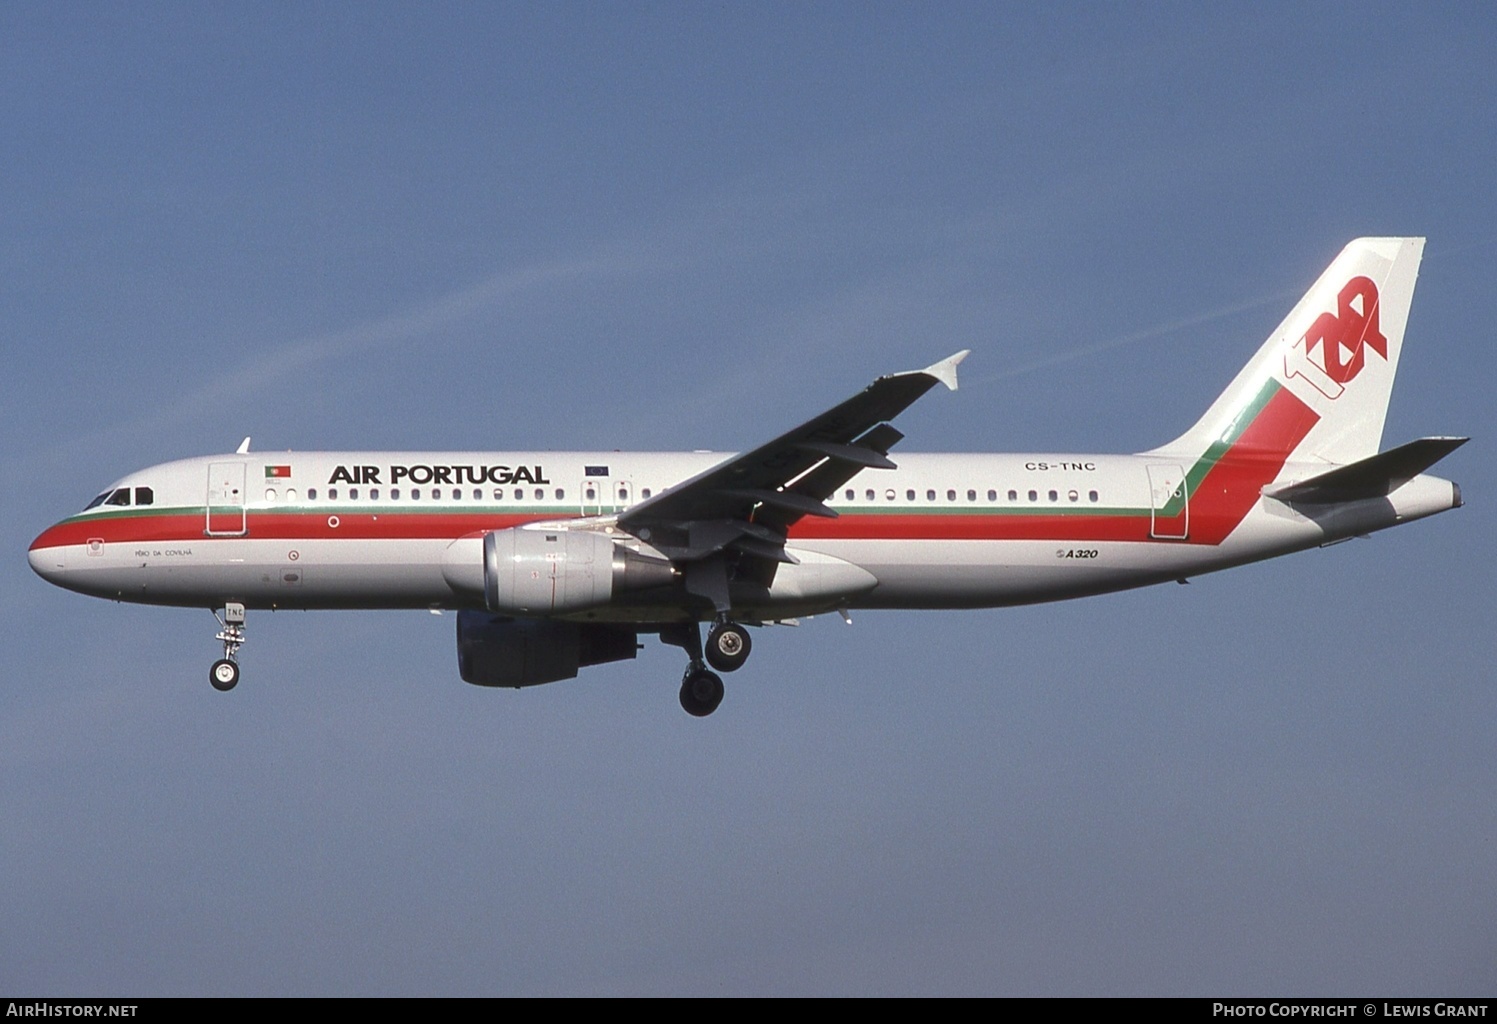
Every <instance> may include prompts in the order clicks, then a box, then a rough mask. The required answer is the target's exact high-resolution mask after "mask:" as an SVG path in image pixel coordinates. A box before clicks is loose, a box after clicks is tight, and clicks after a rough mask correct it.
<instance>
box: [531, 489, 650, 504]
mask: <svg viewBox="0 0 1497 1024" xmlns="http://www.w3.org/2000/svg"><path fill="white" fill-rule="evenodd" d="M619 497H620V498H627V497H629V492H628V491H619ZM535 500H536V501H545V500H546V492H545V489H544V488H540V487H537V488H536V489H535Z"/></svg>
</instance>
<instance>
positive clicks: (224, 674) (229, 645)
mask: <svg viewBox="0 0 1497 1024" xmlns="http://www.w3.org/2000/svg"><path fill="white" fill-rule="evenodd" d="M213 617H214V618H215V619H218V612H214V613H213ZM218 624H219V626H220V627H221V628H220V629H219V631H218V636H216V637H214V639H215V640H221V641H223V645H224V656H223V657H222V658H219V659H218V660H217V661H215V662H214V663H213V667H212V668H210V669H209V670H208V682H210V683H212V684H213V688H214V689H215V690H221V691H224V692H227V691H229V690H232V689H233V688H234V687H236V686H238V685H239V658H238V654H239V648H241V647H243V646H244V605H242V604H237V603H235V602H233V601H230V602H229V603H228V604H226V605H224V614H223V618H221V619H218Z"/></svg>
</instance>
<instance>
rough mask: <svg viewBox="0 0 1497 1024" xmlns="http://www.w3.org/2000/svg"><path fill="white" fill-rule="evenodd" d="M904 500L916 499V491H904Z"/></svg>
mask: <svg viewBox="0 0 1497 1024" xmlns="http://www.w3.org/2000/svg"><path fill="white" fill-rule="evenodd" d="M904 500H905V501H914V500H915V492H914V490H913V489H911V490H908V491H905V492H904Z"/></svg>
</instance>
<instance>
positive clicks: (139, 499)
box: [135, 487, 156, 505]
mask: <svg viewBox="0 0 1497 1024" xmlns="http://www.w3.org/2000/svg"><path fill="white" fill-rule="evenodd" d="M155 500H156V492H155V491H153V490H151V489H150V488H149V487H137V488H135V504H137V505H150V504H152V503H154V502H155Z"/></svg>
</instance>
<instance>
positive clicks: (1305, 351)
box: [1284, 277, 1388, 400]
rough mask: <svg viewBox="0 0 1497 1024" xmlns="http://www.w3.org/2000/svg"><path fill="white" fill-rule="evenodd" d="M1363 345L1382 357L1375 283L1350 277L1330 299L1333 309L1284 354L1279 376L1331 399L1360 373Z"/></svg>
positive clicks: (1384, 344) (1385, 343)
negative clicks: (1295, 379) (1305, 384)
mask: <svg viewBox="0 0 1497 1024" xmlns="http://www.w3.org/2000/svg"><path fill="white" fill-rule="evenodd" d="M1369 348H1370V349H1372V351H1374V352H1376V353H1377V354H1378V355H1380V356H1382V357H1383V359H1384V360H1387V358H1388V339H1387V338H1386V337H1384V336H1383V332H1382V331H1381V330H1380V329H1379V327H1378V315H1377V285H1375V284H1373V283H1372V280H1371V279H1370V278H1366V277H1354V278H1352V279H1351V280H1350V281H1348V282H1346V287H1344V288H1342V289H1341V293H1340V294H1339V295H1338V296H1337V297H1336V312H1335V313H1322V314H1320V316H1319V317H1317V318H1316V320H1315V322H1314V323H1313V324H1311V325H1310V329H1309V330H1308V331H1306V332H1305V336H1304V337H1303V338H1301V339H1300V340H1299V341H1297V342H1295V343H1294V345H1293V347H1292V348H1290V349H1289V351H1288V352H1286V353H1285V354H1284V376H1286V377H1289V378H1293V377H1301V378H1303V379H1304V380H1305V381H1307V382H1309V384H1310V386H1311V387H1313V388H1314V389H1315V390H1316V391H1319V392H1320V393H1321V394H1322V395H1325V397H1327V398H1329V399H1332V400H1334V399H1337V398H1340V397H1341V393H1342V392H1343V391H1345V390H1346V385H1347V384H1348V383H1349V382H1350V381H1351V380H1352V379H1353V378H1355V377H1356V375H1357V374H1359V373H1361V372H1362V367H1363V366H1364V365H1366V362H1367V349H1369Z"/></svg>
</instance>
